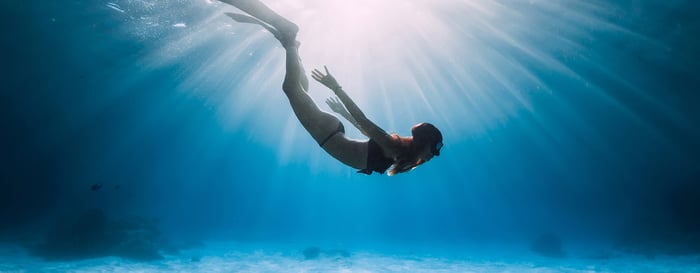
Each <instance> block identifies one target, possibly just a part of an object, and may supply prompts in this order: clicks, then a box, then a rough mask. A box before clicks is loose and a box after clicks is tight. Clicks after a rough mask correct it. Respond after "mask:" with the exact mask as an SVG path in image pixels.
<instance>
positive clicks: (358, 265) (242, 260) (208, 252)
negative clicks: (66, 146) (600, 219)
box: [0, 245, 700, 273]
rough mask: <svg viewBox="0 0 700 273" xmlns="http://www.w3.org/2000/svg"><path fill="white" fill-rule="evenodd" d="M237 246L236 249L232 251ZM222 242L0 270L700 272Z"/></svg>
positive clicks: (627, 260) (695, 264)
mask: <svg viewBox="0 0 700 273" xmlns="http://www.w3.org/2000/svg"><path fill="white" fill-rule="evenodd" d="M232 249H235V250H232ZM269 249H270V248H269V247H264V246H261V247H259V248H255V247H250V246H247V247H246V248H244V249H241V248H239V247H235V246H229V247H227V246H224V245H218V246H215V247H212V246H208V247H203V248H198V249H190V250H187V251H182V252H180V253H179V254H178V255H170V256H165V259H162V260H157V261H149V262H142V261H131V260H127V259H122V258H119V257H103V258H95V259H86V260H79V261H60V262H56V261H44V260H42V259H40V258H36V257H32V256H28V255H26V253H24V251H22V250H19V249H18V248H15V249H11V248H10V249H8V248H6V249H5V250H3V251H2V252H0V254H2V255H0V272H144V273H146V272H251V273H252V272H256V273H257V272H299V273H302V272H339V273H340V272H362V273H364V272H377V273H381V272H415V273H422V272H513V273H521V272H522V273H527V272H590V273H593V272H664V273H671V272H679V273H680V272H684V273H694V272H698V273H700V257H696V256H682V257H673V256H659V257H655V258H647V257H642V256H618V257H615V258H606V259H576V258H566V259H550V258H543V257H540V256H536V255H532V256H530V257H523V256H520V257H518V258H512V259H506V258H503V257H500V258H498V259H490V258H488V257H487V258H484V257H483V256H484V255H481V257H475V256H469V255H459V256H455V257H451V258H444V257H439V256H436V255H423V254H385V253H381V252H373V251H365V252H352V253H351V255H349V256H347V257H344V256H339V255H323V254H321V255H320V256H319V257H317V258H314V259H305V258H304V255H303V254H302V251H301V250H298V249H286V250H269Z"/></svg>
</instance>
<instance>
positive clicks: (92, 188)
mask: <svg viewBox="0 0 700 273" xmlns="http://www.w3.org/2000/svg"><path fill="white" fill-rule="evenodd" d="M101 188H102V184H93V185H92V186H91V187H90V190H92V191H99V190H100V189H101Z"/></svg>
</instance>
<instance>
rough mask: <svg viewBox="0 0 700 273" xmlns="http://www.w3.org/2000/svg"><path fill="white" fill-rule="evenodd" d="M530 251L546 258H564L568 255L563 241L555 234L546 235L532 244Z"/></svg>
mask: <svg viewBox="0 0 700 273" xmlns="http://www.w3.org/2000/svg"><path fill="white" fill-rule="evenodd" d="M530 249H531V250H532V251H534V252H535V253H538V254H540V255H542V256H545V257H550V258H564V257H566V253H564V250H563V248H562V245H561V239H559V236H557V235H556V234H554V233H551V232H550V233H544V234H542V235H540V236H538V237H537V238H535V240H533V241H532V243H531V244H530Z"/></svg>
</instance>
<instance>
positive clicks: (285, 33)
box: [221, 0, 442, 175]
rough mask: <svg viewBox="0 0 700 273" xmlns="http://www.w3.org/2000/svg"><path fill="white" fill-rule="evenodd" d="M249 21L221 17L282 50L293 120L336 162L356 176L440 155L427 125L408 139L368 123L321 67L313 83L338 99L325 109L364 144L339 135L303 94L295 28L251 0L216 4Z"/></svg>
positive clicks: (436, 134) (438, 139) (437, 137)
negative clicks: (269, 38)
mask: <svg viewBox="0 0 700 273" xmlns="http://www.w3.org/2000/svg"><path fill="white" fill-rule="evenodd" d="M221 1H222V2H225V3H228V4H231V5H233V6H235V7H236V8H238V9H240V10H242V11H244V12H246V13H248V14H249V15H251V16H252V17H251V16H246V15H241V14H234V13H227V15H228V16H230V17H231V18H233V19H234V20H236V21H239V22H245V23H256V24H259V25H261V26H263V27H265V28H266V29H267V30H268V31H270V32H271V33H272V34H273V35H274V36H275V37H276V38H277V39H278V40H279V41H280V42H281V43H282V46H283V47H284V49H285V51H286V55H287V59H286V66H287V67H286V69H287V71H286V75H285V77H284V83H283V85H282V90H284V93H285V94H286V95H287V98H288V99H289V103H290V104H291V106H292V109H293V110H294V113H295V114H296V116H297V118H298V119H299V121H300V122H301V124H302V125H303V126H304V128H305V129H306V130H307V131H308V132H309V134H311V136H312V137H313V138H314V139H315V140H316V141H317V142H318V144H319V145H320V146H321V147H322V148H323V149H324V150H326V152H328V153H329V154H330V155H331V156H333V157H334V158H336V159H338V160H339V161H341V162H343V163H345V164H347V165H349V166H351V167H353V168H356V169H359V170H360V171H358V172H360V173H365V174H372V172H373V171H374V172H378V173H384V172H385V171H387V169H388V174H389V175H394V174H397V173H403V172H408V171H410V170H412V169H414V168H416V167H418V166H419V165H421V164H423V163H425V162H428V161H429V160H430V159H431V158H433V156H438V155H440V149H441V148H442V134H441V133H440V131H439V130H438V129H437V128H435V126H433V125H432V124H430V123H419V124H416V125H415V126H413V127H412V128H411V134H412V137H400V136H399V135H396V134H388V133H387V132H386V131H384V130H383V129H382V128H380V127H379V126H377V125H376V124H374V123H373V122H372V121H371V120H369V119H368V118H367V117H366V116H365V114H364V113H362V110H360V108H359V107H358V106H357V105H356V104H355V102H353V101H352V99H350V97H349V96H348V95H347V94H346V93H345V91H344V90H343V89H342V87H341V86H340V84H338V82H337V81H336V79H335V78H334V77H333V76H332V75H331V73H330V72H329V71H328V68H325V67H324V68H325V74H324V73H323V72H321V71H319V70H317V69H315V70H314V71H313V72H312V77H313V78H314V80H316V81H318V82H320V83H321V84H323V85H325V86H326V87H328V88H329V89H331V90H332V91H333V92H334V93H335V95H336V96H337V97H338V99H339V100H338V99H328V100H327V101H326V103H327V104H328V105H329V106H330V107H331V109H332V110H333V111H335V112H337V113H339V114H340V115H342V116H343V117H345V118H346V119H347V120H348V121H350V122H351V123H352V124H353V125H354V126H355V127H357V129H359V130H360V131H361V132H362V133H363V134H364V135H365V136H367V137H369V140H366V141H358V140H353V139H349V138H347V137H346V136H345V128H344V127H343V124H342V123H341V122H340V121H339V120H338V119H337V118H336V117H335V116H334V115H332V114H330V113H327V112H324V111H322V110H321V109H319V108H318V106H317V105H316V104H315V103H314V101H313V100H312V99H311V97H310V96H309V95H308V94H307V90H308V79H307V78H306V76H305V75H304V74H305V73H304V68H303V67H302V64H301V59H300V58H299V42H298V41H296V34H297V32H298V30H299V28H298V27H297V25H295V24H294V23H292V22H291V21H289V20H287V19H286V18H284V17H282V16H280V15H279V14H277V13H275V12H274V11H272V10H271V9H270V8H269V7H267V6H265V5H264V4H263V3H262V2H259V1H257V0H221Z"/></svg>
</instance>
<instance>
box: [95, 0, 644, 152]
mask: <svg viewBox="0 0 700 273" xmlns="http://www.w3.org/2000/svg"><path fill="white" fill-rule="evenodd" d="M263 2H264V3H265V4H267V5H268V6H269V7H270V8H272V9H273V10H275V11H277V12H278V13H279V14H281V15H282V16H284V17H286V18H288V19H290V20H292V21H293V22H295V23H296V24H298V25H299V27H300V32H299V33H298V37H297V38H298V40H299V41H300V42H301V47H300V54H301V58H302V60H303V63H304V66H305V69H306V72H307V74H308V73H309V72H310V71H311V70H312V69H314V68H322V67H323V66H324V65H327V66H328V68H329V69H330V71H331V73H333V75H335V76H336V78H337V79H338V81H339V82H340V83H341V85H342V86H343V87H344V89H345V90H346V91H347V92H348V93H349V94H350V96H351V97H352V98H354V99H355V101H356V102H357V104H358V105H360V106H361V107H362V109H363V110H364V111H365V114H366V115H367V116H368V117H370V118H371V119H372V120H373V121H374V122H375V123H377V124H380V125H381V126H382V127H383V128H384V129H386V130H387V131H391V132H397V133H399V134H403V135H406V134H408V133H409V128H410V126H411V125H413V124H415V123H417V122H422V121H429V122H432V123H434V124H437V125H438V127H440V128H441V130H442V131H443V134H444V135H445V136H446V139H450V138H451V136H458V135H461V136H465V135H467V134H479V133H484V132H487V131H488V130H489V128H493V127H498V126H501V124H503V123H504V122H505V121H506V120H508V119H510V118H513V117H515V116H517V115H519V114H521V113H523V112H527V113H534V112H535V111H536V109H535V108H534V106H533V103H532V101H533V96H540V95H545V96H552V95H553V94H556V91H559V92H563V91H565V90H552V88H551V86H550V84H551V83H552V82H557V81H567V82H570V83H571V85H573V86H575V87H576V88H579V89H580V88H589V89H590V92H597V93H600V95H601V96H603V97H605V96H608V95H607V94H606V93H605V91H604V90H602V89H601V88H600V87H598V86H595V85H590V84H589V81H588V80H587V79H585V78H584V77H583V76H581V75H579V73H580V72H579V71H577V70H576V68H575V67H573V66H572V63H575V64H577V65H578V66H579V68H580V67H581V66H590V67H591V69H595V70H596V71H600V73H602V74H606V75H609V77H610V78H612V79H616V80H621V79H620V77H619V76H618V75H616V74H615V73H616V72H615V70H613V69H610V68H609V67H606V66H605V65H604V64H600V63H599V61H600V58H601V57H600V56H593V55H592V54H591V52H590V51H589V44H590V43H592V42H593V41H594V39H593V38H592V37H591V35H594V34H595V33H603V34H606V35H611V36H617V37H620V36H622V37H626V38H629V40H633V41H635V42H636V43H637V44H643V45H646V46H649V47H654V46H657V45H655V42H654V40H653V39H651V38H649V37H645V36H643V35H639V34H636V33H634V32H632V31H630V30H628V29H625V28H624V27H623V26H621V25H617V24H615V23H614V22H612V21H611V20H612V19H611V18H615V17H614V16H613V15H614V14H613V13H615V12H616V11H615V10H614V9H610V4H608V3H605V2H604V1H573V2H566V3H564V2H562V3H559V2H551V1H529V2H525V1H495V0H485V1H467V0H445V1H428V0H415V1H401V0H383V1H375V0H358V1H347V0H276V1H272V0H271V1H263ZM106 8H109V9H112V10H115V11H118V13H120V14H121V12H123V14H124V20H125V21H126V22H132V24H131V25H130V26H131V27H132V28H131V29H130V30H129V31H130V32H132V33H133V34H134V35H135V36H136V37H138V38H139V39H142V40H143V41H145V42H149V43H151V44H156V47H157V46H160V48H158V49H157V50H153V51H152V52H150V55H149V56H148V57H149V58H146V60H145V62H147V63H148V64H149V65H151V66H163V65H169V64H173V63H178V64H183V62H186V63H185V64H184V65H183V67H186V69H184V70H186V71H182V76H181V79H178V83H179V84H180V90H187V92H188V95H195V96H201V97H204V98H205V100H206V101H207V103H208V104H211V105H212V106H213V108H214V109H216V110H217V111H219V112H220V113H221V116H222V120H223V123H224V125H223V126H230V127H231V128H237V129H238V128H245V131H246V132H248V133H249V134H250V135H251V138H252V139H254V140H255V141H259V142H261V143H264V144H265V145H271V146H275V145H278V146H280V145H281V146H285V147H276V148H277V150H283V151H285V152H284V153H282V154H285V156H284V158H280V159H279V161H280V162H287V161H290V160H291V158H287V157H295V156H296V157H298V156H300V155H302V156H304V157H307V155H308V154H309V153H308V145H312V144H313V143H314V142H313V141H312V140H311V138H310V137H309V136H308V134H307V133H306V132H305V131H304V130H301V127H300V126H301V125H299V124H298V123H297V121H296V120H295V119H294V118H293V117H292V116H291V115H292V112H291V108H290V107H289V105H288V102H287V100H286V97H285V96H284V95H283V94H282V91H281V84H282V79H283V78H284V73H285V71H284V70H285V65H284V61H285V54H284V50H283V49H282V48H281V46H280V44H279V42H278V41H276V40H275V38H274V37H273V35H271V34H270V33H269V32H267V31H265V30H264V29H263V28H262V27H260V26H257V25H251V24H243V23H237V22H234V21H232V20H231V19H230V18H228V17H226V16H225V15H224V14H223V13H224V12H240V11H238V10H237V9H236V8H234V7H231V6H230V5H227V4H224V3H221V2H218V1H210V0H202V1H196V2H192V3H189V4H182V3H179V2H176V1H157V2H151V3H147V2H145V1H114V2H110V3H109V4H107V7H106ZM178 22H188V24H187V25H184V24H182V25H180V24H181V23H178ZM173 24H174V25H173ZM127 25H128V24H127ZM173 26H174V28H177V29H178V31H177V32H173V31H172V29H174V28H173ZM166 27H167V30H164V28H166ZM185 27H186V28H185ZM168 31H170V32H168ZM192 56H198V58H196V59H193V58H192ZM595 58H597V59H595ZM552 79H555V80H552ZM310 89H311V90H310V93H309V94H310V95H311V96H312V97H313V98H314V99H315V100H316V101H317V103H318V104H319V105H320V106H321V107H322V108H323V109H327V107H326V106H325V105H324V103H323V101H324V100H325V99H326V98H327V97H329V96H331V95H332V93H331V92H330V91H329V90H327V89H326V88H325V87H323V86H321V85H320V84H317V83H315V82H313V80H311V88H310ZM554 99H555V100H556V99H558V98H557V97H554ZM610 100H611V101H613V103H619V104H620V107H622V108H623V109H624V107H625V105H624V102H615V101H614V100H615V99H614V98H610ZM557 105H562V103H560V104H557ZM570 111H574V110H570ZM261 113H265V114H264V115H262V114H261ZM577 114H578V113H572V114H571V115H577ZM534 118H535V120H537V119H538V118H539V117H538V116H536V115H535V117H534ZM290 122H291V124H289V123H290ZM582 122H584V121H582ZM292 127H294V128H297V129H299V130H296V131H295V132H293V133H290V132H279V128H292ZM346 127H349V126H346ZM347 129H348V130H347V131H348V133H349V134H350V135H351V136H353V137H360V134H359V133H358V132H357V131H356V130H354V129H352V128H347ZM553 129H554V128H542V130H544V131H552V130H553ZM545 134H546V133H545ZM280 136H283V137H284V138H286V139H284V140H282V141H280V139H279V138H280ZM300 141H305V142H303V145H300V143H301V142H300ZM446 143H449V141H446ZM287 146H289V147H287ZM315 151H316V152H317V153H315V154H312V156H314V157H319V156H326V155H325V154H324V153H323V151H322V150H321V149H315ZM299 160H301V161H306V162H308V161H309V160H307V159H306V158H304V159H299ZM312 161H313V160H312ZM328 161H330V162H334V161H333V160H332V159H330V158H328Z"/></svg>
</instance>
